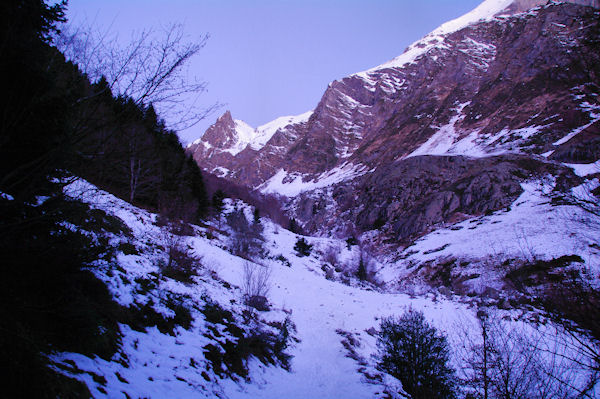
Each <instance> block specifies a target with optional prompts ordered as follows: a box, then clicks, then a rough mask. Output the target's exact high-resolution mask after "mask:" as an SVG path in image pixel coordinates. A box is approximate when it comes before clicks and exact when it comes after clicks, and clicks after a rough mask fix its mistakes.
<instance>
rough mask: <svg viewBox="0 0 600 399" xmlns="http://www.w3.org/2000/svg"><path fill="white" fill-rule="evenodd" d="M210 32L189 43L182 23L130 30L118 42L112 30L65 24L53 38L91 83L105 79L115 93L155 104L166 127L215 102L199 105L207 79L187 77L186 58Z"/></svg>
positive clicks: (184, 124)
mask: <svg viewBox="0 0 600 399" xmlns="http://www.w3.org/2000/svg"><path fill="white" fill-rule="evenodd" d="M208 38H209V36H208V35H204V36H201V37H200V38H198V40H196V41H190V40H189V39H188V38H187V37H186V36H185V34H184V29H183V26H182V25H179V24H171V25H166V26H164V27H162V28H160V29H147V30H143V31H141V32H139V33H136V34H133V35H132V38H131V40H130V41H129V44H126V45H121V41H120V39H119V37H118V36H117V35H116V34H111V33H110V31H109V30H101V29H99V28H96V27H93V26H91V25H81V26H74V25H67V26H65V27H63V28H62V29H61V32H60V33H59V34H58V36H57V37H56V40H55V42H56V46H57V48H58V49H59V50H60V51H61V52H62V53H63V54H64V55H65V57H66V58H67V59H68V60H70V61H72V62H74V63H75V64H77V65H78V66H79V68H80V69H81V70H82V72H84V73H85V74H86V75H87V76H88V77H89V78H90V79H91V80H92V81H98V80H100V79H101V78H103V77H104V78H105V79H106V81H107V83H108V88H109V89H110V90H111V91H112V92H113V93H115V94H118V95H121V96H126V97H130V98H132V99H133V100H134V101H135V103H136V104H138V105H141V104H150V103H151V104H154V106H156V107H157V109H158V110H159V112H160V113H161V114H163V115H167V116H168V119H169V121H170V123H169V127H170V128H172V129H177V130H182V129H185V128H188V127H191V126H193V125H195V124H196V123H198V122H199V121H200V120H202V119H204V118H205V117H206V116H207V115H209V114H210V113H211V112H213V111H214V110H215V109H216V108H218V107H219V106H220V105H218V104H212V105H209V106H200V105H199V104H198V100H199V97H200V95H201V94H202V93H204V92H205V91H206V87H207V83H206V82H205V81H201V80H199V79H197V78H195V77H193V76H191V74H190V71H189V61H190V60H191V59H192V58H193V57H195V56H196V55H197V54H198V52H199V51H200V50H201V49H202V48H203V47H204V46H205V45H206V42H207V40H208Z"/></svg>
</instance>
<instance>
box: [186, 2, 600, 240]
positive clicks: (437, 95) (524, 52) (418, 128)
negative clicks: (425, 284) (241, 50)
mask: <svg viewBox="0 0 600 399" xmlns="http://www.w3.org/2000/svg"><path fill="white" fill-rule="evenodd" d="M575 3H584V4H585V5H581V4H575ZM590 5H591V6H592V7H590ZM597 6H598V4H597V1H591V2H590V1H587V2H579V1H577V2H549V3H547V2H545V1H514V2H513V1H509V0H487V1H485V2H483V3H482V4H481V5H480V6H479V7H477V8H476V9H475V10H473V11H472V12H470V13H468V14H466V15H465V16H463V17H460V18H458V19H456V20H453V21H450V22H448V23H446V24H443V25H442V26H440V27H439V28H438V29H436V30H434V31H433V32H432V33H430V34H428V35H427V36H425V37H424V38H423V39H421V40H419V41H417V42H416V43H414V44H412V45H411V46H409V48H408V49H407V50H406V51H405V52H404V53H403V54H402V55H401V56H399V57H397V58H395V59H394V60H392V61H390V62H388V63H385V64H383V65H380V66H378V67H375V68H372V69H370V70H368V71H364V72H360V73H357V74H354V75H351V76H348V77H346V78H343V79H341V80H338V81H334V82H332V83H331V84H330V85H329V87H328V89H327V90H326V91H325V93H324V95H323V97H322V99H321V101H320V102H319V104H318V105H317V107H316V108H315V110H314V112H313V113H312V114H310V117H309V118H308V119H302V120H301V121H299V122H297V123H293V124H290V125H287V126H285V127H284V128H282V129H280V130H279V131H278V132H276V133H275V134H273V136H272V137H271V139H270V140H267V141H266V143H265V144H264V145H262V142H261V145H262V147H260V148H259V146H254V147H253V146H249V147H247V149H246V150H245V151H242V152H239V153H237V154H235V155H231V154H230V153H227V155H226V156H225V155H224V154H223V153H222V152H219V153H218V154H217V152H214V153H207V150H206V148H208V146H209V144H210V143H211V142H213V143H216V141H215V140H214V138H211V137H213V134H214V135H217V136H219V137H221V136H223V137H224V136H226V135H227V134H229V133H226V132H233V131H234V130H232V129H231V128H227V127H226V126H232V125H231V123H229V124H225V123H222V122H223V121H222V120H227V119H228V118H227V114H226V115H224V116H223V117H222V118H221V120H220V121H221V122H217V123H216V124H215V125H214V126H213V127H211V128H210V129H209V131H207V134H206V135H205V136H204V137H203V138H202V139H200V142H198V143H196V144H195V145H192V146H190V147H189V148H188V151H189V152H190V153H192V154H193V155H194V158H195V159H196V161H197V162H198V163H199V165H200V166H202V167H203V168H205V169H206V170H209V171H214V172H217V171H218V172H220V174H221V175H222V176H223V177H226V178H228V179H231V180H233V181H235V182H237V183H241V184H244V185H247V186H249V187H252V188H258V189H259V190H261V191H263V192H271V193H279V194H282V195H285V196H287V197H290V198H291V200H290V203H291V205H290V210H291V212H292V213H293V215H294V216H295V217H296V218H297V219H298V220H300V221H301V222H302V223H303V225H304V227H305V228H306V229H307V230H308V231H311V232H320V233H322V234H332V228H333V226H330V225H328V223H323V222H324V221H331V220H338V219H339V218H341V220H343V221H344V222H346V223H345V224H346V227H347V228H358V229H359V230H360V231H366V230H370V229H372V228H373V226H375V225H376V226H378V227H380V228H382V230H383V231H385V232H386V234H388V235H389V236H390V237H395V239H399V240H403V239H405V238H407V237H409V236H414V235H419V234H422V233H423V232H425V231H427V229H429V228H430V227H431V226H433V225H436V224H439V223H443V222H447V221H449V220H451V219H452V218H455V217H457V215H458V214H469V215H472V214H475V215H477V214H481V213H485V212H489V211H495V210H498V209H501V208H502V207H505V206H507V205H508V204H509V203H510V202H512V201H513V200H514V199H516V197H517V196H518V195H519V194H520V193H521V190H520V188H519V187H520V184H521V183H522V182H523V181H524V179H525V178H526V177H527V176H530V175H531V174H539V173H551V174H556V175H557V176H568V175H569V173H571V174H572V172H570V171H569V170H568V168H564V167H561V166H560V164H559V162H572V163H573V162H594V161H596V160H597V159H598V156H597V152H598V145H599V144H600V140H599V139H598V129H599V128H600V125H599V121H600V104H599V100H598V95H599V94H600V86H599V84H598V76H599V75H600V69H599V68H600V55H599V54H600V53H599V52H598V51H597V49H598V37H599V36H600V35H599V33H598V32H599V30H600V23H599V21H600V18H599V15H600V14H599V12H598V10H597V9H596V8H594V7H597ZM532 7H533V8H532ZM229 119H231V118H230V117H229ZM227 129H229V130H227ZM209 132H210V133H211V134H208V133H209ZM242 136H243V134H237V136H236V137H242ZM211 140H212V141H211ZM239 141H240V142H245V141H243V139H241V138H240V139H239ZM210 145H212V144H210ZM228 146H229V144H227V146H225V147H219V149H220V150H221V151H227V149H228V148H230V147H228ZM252 147H253V148H252ZM213 154H214V155H213ZM230 155H231V156H230ZM415 170H416V171H415ZM519 176H521V177H519ZM566 180H568V178H567V179H566ZM467 188H468V189H467ZM465 190H466V191H465ZM382 223H383V226H380V225H381V224H382ZM352 224H354V226H350V225H352ZM338 225H339V224H338ZM346 227H345V228H346ZM337 229H338V233H340V234H342V232H340V231H339V227H338V228H337ZM333 233H336V232H335V231H333Z"/></svg>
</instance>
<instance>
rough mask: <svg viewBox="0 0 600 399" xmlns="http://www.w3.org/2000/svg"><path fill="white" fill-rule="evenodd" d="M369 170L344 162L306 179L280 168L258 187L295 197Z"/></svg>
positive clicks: (258, 188) (266, 191)
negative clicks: (311, 178) (310, 178)
mask: <svg viewBox="0 0 600 399" xmlns="http://www.w3.org/2000/svg"><path fill="white" fill-rule="evenodd" d="M366 172H367V168H366V167H365V166H363V165H354V164H351V163H344V164H342V165H340V166H338V167H336V168H333V169H331V170H329V171H327V172H324V173H322V174H321V175H319V176H318V177H316V178H314V179H313V180H309V181H304V177H303V175H302V174H300V173H288V172H287V171H285V170H284V169H279V170H278V171H277V173H276V174H275V175H273V176H272V177H271V178H270V179H269V180H267V181H266V182H264V183H263V184H261V185H260V186H258V187H257V188H256V189H257V190H259V191H260V192H262V193H264V194H268V193H273V194H279V195H283V196H286V197H295V196H297V195H299V194H300V193H302V192H304V191H311V190H315V189H318V188H324V187H327V186H331V185H333V184H336V183H340V182H342V181H345V180H351V179H354V178H356V177H358V176H361V175H363V174H365V173H366Z"/></svg>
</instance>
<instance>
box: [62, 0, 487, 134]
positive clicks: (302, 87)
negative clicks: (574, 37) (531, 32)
mask: <svg viewBox="0 0 600 399" xmlns="http://www.w3.org/2000/svg"><path fill="white" fill-rule="evenodd" d="M479 3H481V0H422V1H413V0H370V1H367V0H320V1H318V0H170V1H167V0H102V1H99V0H71V1H70V2H69V6H68V11H67V18H68V19H69V21H70V22H71V23H74V24H78V23H85V24H90V23H92V24H94V25H96V26H99V27H102V28H104V27H106V28H107V29H110V30H111V32H115V33H118V34H119V37H120V38H128V37H131V35H132V34H133V33H134V32H139V31H141V30H143V29H147V28H160V27H161V26H165V25H167V24H171V23H180V24H182V25H183V26H184V30H185V33H186V35H187V36H188V38H190V39H192V40H196V38H200V37H201V36H203V35H204V34H209V35H210V38H209V40H208V42H207V44H206V46H205V47H204V48H203V49H202V50H201V51H200V52H199V53H198V54H197V56H196V57H195V58H194V59H192V60H191V61H190V65H189V70H190V71H191V72H192V73H193V75H194V77H196V78H198V79H201V80H203V81H206V82H207V83H208V89H207V91H206V92H205V93H203V94H202V96H201V97H200V101H201V103H200V104H202V105H204V104H206V106H207V107H208V106H209V105H211V104H214V103H216V102H218V103H220V104H223V105H222V107H221V108H219V109H218V110H217V111H216V112H214V113H213V114H212V115H210V116H208V117H207V118H206V119H205V120H203V121H201V122H200V123H198V124H197V125H195V126H194V127H192V128H189V129H186V130H183V131H181V132H179V136H180V138H181V140H182V142H184V143H187V142H191V141H193V140H195V139H197V138H199V137H200V136H201V135H202V134H203V133H204V131H205V130H206V129H207V128H208V126H210V125H211V124H212V123H214V121H215V120H216V119H217V118H218V117H219V116H220V115H221V114H223V113H224V112H225V111H226V110H229V111H231V113H232V116H233V118H234V119H241V120H243V121H245V122H246V123H248V124H250V125H251V126H253V127H258V126H260V125H263V124H265V123H267V122H270V121H272V120H273V119H275V118H277V117H280V116H286V115H298V114H302V113H304V112H306V111H309V110H312V109H314V108H315V107H316V105H317V103H318V102H319V99H320V98H321V96H322V94H323V92H324V91H325V89H326V88H327V85H328V84H329V83H330V82H331V81H333V80H336V79H341V78H343V77H345V76H347V75H350V74H352V73H356V72H360V71H363V70H366V69H369V68H372V67H374V66H377V65H380V64H382V63H384V62H386V61H389V60H391V59H392V58H394V57H396V56H398V55H400V54H402V52H403V51H404V49H405V48H406V47H408V46H409V45H410V44H411V43H413V42H414V41H416V40H418V39H420V38H421V37H423V36H424V35H426V34H427V33H429V32H430V31H432V30H433V29H435V28H436V27H438V26H439V25H441V24H442V23H444V22H446V21H449V20H451V19H454V18H456V17H459V16H461V15H463V14H465V13H467V12H469V11H470V10H472V9H473V8H475V7H476V6H477V5H478V4H479ZM165 119H167V122H168V120H169V119H168V116H166V117H165Z"/></svg>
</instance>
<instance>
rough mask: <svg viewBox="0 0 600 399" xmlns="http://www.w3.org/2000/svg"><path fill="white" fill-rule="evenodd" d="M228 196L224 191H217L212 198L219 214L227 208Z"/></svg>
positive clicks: (214, 207)
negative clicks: (226, 200) (226, 199)
mask: <svg viewBox="0 0 600 399" xmlns="http://www.w3.org/2000/svg"><path fill="white" fill-rule="evenodd" d="M225 198H226V195H225V193H224V192H223V191H222V190H217V191H215V192H214V194H213V196H212V207H213V209H214V210H215V212H216V213H217V214H221V212H223V207H224V206H225V202H224V200H225Z"/></svg>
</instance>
